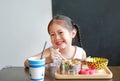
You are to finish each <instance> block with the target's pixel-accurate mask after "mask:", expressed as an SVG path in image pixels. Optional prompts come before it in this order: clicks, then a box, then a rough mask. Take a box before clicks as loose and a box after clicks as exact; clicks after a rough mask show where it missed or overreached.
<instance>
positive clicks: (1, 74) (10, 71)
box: [0, 65, 120, 81]
mask: <svg viewBox="0 0 120 81" xmlns="http://www.w3.org/2000/svg"><path fill="white" fill-rule="evenodd" d="M109 69H110V70H111V72H112V73H113V78H112V79H103V80H98V79H91V80H88V79H83V80H81V79H77V80H73V79H72V80H60V79H55V75H54V72H55V68H54V67H51V66H49V65H47V66H46V70H45V73H46V74H45V80H44V81H120V66H109ZM0 81H31V80H30V77H29V69H24V67H11V68H6V69H3V70H0Z"/></svg>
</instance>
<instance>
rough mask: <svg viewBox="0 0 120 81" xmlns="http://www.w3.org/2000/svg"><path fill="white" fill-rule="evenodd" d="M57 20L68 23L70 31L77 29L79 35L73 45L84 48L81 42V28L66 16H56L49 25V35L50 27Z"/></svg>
mask: <svg viewBox="0 0 120 81" xmlns="http://www.w3.org/2000/svg"><path fill="white" fill-rule="evenodd" d="M55 20H63V21H65V22H66V23H67V25H68V26H66V28H67V29H69V30H73V29H76V30H77V34H76V36H75V38H74V39H73V41H72V44H73V45H78V46H80V47H82V41H81V34H80V30H79V26H78V25H77V24H75V23H74V22H73V21H72V19H71V18H69V17H67V16H64V15H56V16H55V17H54V18H53V19H52V20H51V21H50V23H49V24H48V33H49V27H50V25H51V24H52V23H53V22H54V21H55Z"/></svg>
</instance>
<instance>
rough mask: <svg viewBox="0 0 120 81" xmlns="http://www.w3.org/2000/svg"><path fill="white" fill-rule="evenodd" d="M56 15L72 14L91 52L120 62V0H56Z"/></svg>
mask: <svg viewBox="0 0 120 81" xmlns="http://www.w3.org/2000/svg"><path fill="white" fill-rule="evenodd" d="M52 9H53V16H54V15H56V14H63V15H66V16H69V17H71V18H72V19H73V20H74V21H75V22H76V23H77V24H78V25H79V26H80V31H81V34H82V43H83V48H84V49H85V50H86V53H87V56H99V57H106V58H108V59H109V65H120V42H119V41H120V36H119V35H120V0H52Z"/></svg>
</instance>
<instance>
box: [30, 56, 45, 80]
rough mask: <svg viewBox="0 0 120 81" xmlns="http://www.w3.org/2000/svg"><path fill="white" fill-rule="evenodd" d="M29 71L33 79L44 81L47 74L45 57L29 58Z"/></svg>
mask: <svg viewBox="0 0 120 81" xmlns="http://www.w3.org/2000/svg"><path fill="white" fill-rule="evenodd" d="M28 62H29V73H30V77H31V80H33V81H44V76H45V58H43V59H40V58H37V57H30V58H28Z"/></svg>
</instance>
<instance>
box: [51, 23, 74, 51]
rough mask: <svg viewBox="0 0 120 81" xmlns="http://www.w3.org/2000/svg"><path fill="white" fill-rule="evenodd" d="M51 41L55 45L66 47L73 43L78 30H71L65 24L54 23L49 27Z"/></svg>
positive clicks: (60, 47)
mask: <svg viewBox="0 0 120 81" xmlns="http://www.w3.org/2000/svg"><path fill="white" fill-rule="evenodd" d="M49 33H50V38H51V43H52V45H53V46H54V47H56V48H59V49H64V48H66V47H68V46H70V45H71V44H72V38H74V37H75V34H76V31H75V30H73V31H70V30H68V29H67V28H66V27H65V24H62V25H60V24H58V23H55V22H54V23H52V24H51V25H50V27H49Z"/></svg>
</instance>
